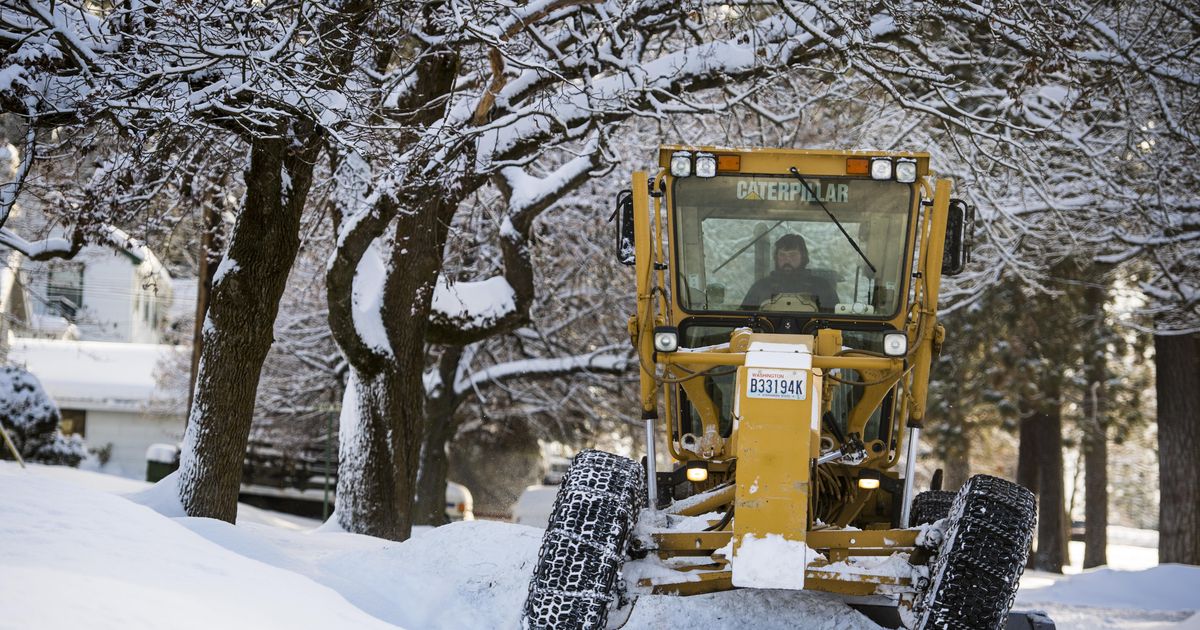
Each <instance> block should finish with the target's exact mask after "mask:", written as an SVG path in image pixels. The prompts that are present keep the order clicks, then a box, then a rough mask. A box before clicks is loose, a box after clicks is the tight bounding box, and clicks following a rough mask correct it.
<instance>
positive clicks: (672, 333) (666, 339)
mask: <svg viewBox="0 0 1200 630" xmlns="http://www.w3.org/2000/svg"><path fill="white" fill-rule="evenodd" d="M654 349H655V350H656V351H658V352H675V351H676V350H678V349H679V331H677V330H675V327H674V326H655V327H654Z"/></svg>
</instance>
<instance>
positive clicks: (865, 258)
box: [788, 166, 878, 274]
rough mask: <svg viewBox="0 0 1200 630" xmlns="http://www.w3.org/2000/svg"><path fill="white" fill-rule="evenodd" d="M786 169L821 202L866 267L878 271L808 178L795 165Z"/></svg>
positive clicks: (823, 208) (809, 193)
mask: <svg viewBox="0 0 1200 630" xmlns="http://www.w3.org/2000/svg"><path fill="white" fill-rule="evenodd" d="M788 170H789V171H791V173H792V175H795V176H796V179H798V180H800V183H801V184H804V189H805V190H807V191H808V196H810V197H812V198H813V200H814V201H816V202H817V203H818V204H821V209H822V210H824V211H825V214H828V215H829V218H830V219H833V223H834V225H837V226H838V229H839V230H841V231H842V236H845V237H846V240H847V241H850V246H851V247H853V248H854V251H856V252H858V255H859V256H862V259H863V262H865V263H867V267H870V268H871V273H872V274H874V273H878V272H877V271H875V265H872V264H871V261H870V260H867V255H866V254H864V253H863V250H862V248H860V247H859V246H858V243H857V242H855V240H854V237H853V236H850V233H849V232H847V231H846V228H844V227H842V222H841V221H838V220H837V217H835V216H833V213H832V212H830V211H829V208H826V207H825V202H824V201H821V197H820V196H819V195H818V194H817V192H816V191H815V190H813V189H812V186H809V185H808V180H806V179H804V176H803V175H801V174H800V171H798V170H796V167H795V166H793V167H791V168H789V169H788Z"/></svg>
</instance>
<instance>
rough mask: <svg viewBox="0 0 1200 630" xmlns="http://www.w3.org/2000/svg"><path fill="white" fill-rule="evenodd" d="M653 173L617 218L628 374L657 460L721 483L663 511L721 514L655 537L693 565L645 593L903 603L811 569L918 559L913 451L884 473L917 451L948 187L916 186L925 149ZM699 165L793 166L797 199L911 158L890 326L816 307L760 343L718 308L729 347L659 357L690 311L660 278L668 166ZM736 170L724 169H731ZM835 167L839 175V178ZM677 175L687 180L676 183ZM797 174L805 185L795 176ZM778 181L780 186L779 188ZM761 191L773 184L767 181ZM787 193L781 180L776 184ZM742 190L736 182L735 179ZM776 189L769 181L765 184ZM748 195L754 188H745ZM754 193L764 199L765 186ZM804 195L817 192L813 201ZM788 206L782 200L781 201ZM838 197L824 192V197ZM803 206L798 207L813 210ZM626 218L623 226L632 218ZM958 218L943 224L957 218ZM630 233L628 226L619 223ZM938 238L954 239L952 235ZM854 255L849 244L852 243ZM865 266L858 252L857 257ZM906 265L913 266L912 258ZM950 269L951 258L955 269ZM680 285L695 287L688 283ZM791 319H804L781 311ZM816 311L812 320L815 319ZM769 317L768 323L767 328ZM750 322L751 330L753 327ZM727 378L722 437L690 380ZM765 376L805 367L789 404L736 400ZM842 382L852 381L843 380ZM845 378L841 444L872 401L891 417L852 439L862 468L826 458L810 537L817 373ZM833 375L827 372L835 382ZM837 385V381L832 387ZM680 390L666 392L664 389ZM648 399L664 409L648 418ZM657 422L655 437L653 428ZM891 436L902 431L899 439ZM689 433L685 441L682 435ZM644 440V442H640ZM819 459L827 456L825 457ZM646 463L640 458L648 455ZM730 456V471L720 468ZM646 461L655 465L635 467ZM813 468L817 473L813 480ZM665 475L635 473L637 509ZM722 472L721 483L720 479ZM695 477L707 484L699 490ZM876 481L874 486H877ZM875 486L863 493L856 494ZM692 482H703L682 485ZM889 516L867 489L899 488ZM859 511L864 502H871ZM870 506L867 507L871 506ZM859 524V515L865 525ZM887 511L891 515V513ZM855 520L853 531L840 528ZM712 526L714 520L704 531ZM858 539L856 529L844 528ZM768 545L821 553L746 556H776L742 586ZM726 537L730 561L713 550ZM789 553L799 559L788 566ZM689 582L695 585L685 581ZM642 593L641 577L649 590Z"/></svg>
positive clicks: (670, 211)
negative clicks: (849, 394) (663, 453)
mask: <svg viewBox="0 0 1200 630" xmlns="http://www.w3.org/2000/svg"><path fill="white" fill-rule="evenodd" d="M659 154H660V160H659V163H660V166H661V167H662V169H661V170H660V171H659V172H657V173H655V174H653V175H648V174H647V173H645V172H635V173H634V174H633V183H634V186H633V191H632V196H631V198H630V199H629V202H630V203H628V204H627V205H626V208H625V212H624V213H623V214H624V216H623V220H624V222H625V224H624V225H623V226H622V228H623V234H625V235H626V236H627V237H628V236H632V238H631V239H630V238H627V239H626V240H627V244H628V241H629V240H631V241H632V243H633V246H634V252H633V253H634V256H632V257H631V258H632V259H633V261H634V267H635V277H636V281H637V313H636V314H635V315H634V316H633V317H631V318H630V321H629V331H630V335H631V339H632V341H633V343H634V345H635V347H636V350H637V352H638V355H639V359H640V362H641V365H642V366H643V369H642V371H641V379H640V382H641V387H640V393H641V402H642V415H643V419H644V420H645V422H646V424H647V432H648V434H649V435H656V434H659V433H660V430H661V429H663V428H665V432H664V433H665V435H666V438H667V439H666V440H665V442H666V446H667V450H668V452H669V454H670V456H671V458H672V459H673V460H675V461H676V462H678V466H679V469H680V470H689V469H690V470H693V471H695V470H698V469H704V470H705V471H706V473H708V474H707V475H706V476H710V479H711V480H712V483H710V484H708V485H717V483H719V482H723V481H724V482H728V481H732V484H731V485H725V486H724V487H723V488H719V489H717V490H716V491H714V492H710V493H708V495H707V496H706V495H705V494H704V493H699V496H698V497H696V498H697V499H699V501H696V500H692V501H685V502H679V503H678V504H677V505H675V506H667V511H668V512H669V513H672V514H676V515H678V516H697V515H700V514H705V513H709V512H712V511H713V510H714V509H716V508H724V509H725V510H726V511H727V512H729V511H732V512H733V513H734V514H735V516H734V517H733V518H732V519H731V521H732V522H731V523H730V524H728V526H726V528H725V529H724V531H708V532H679V533H672V532H669V531H664V532H659V533H655V534H654V545H653V548H654V551H655V552H656V553H657V554H658V555H659V556H660V557H661V558H664V559H670V558H681V557H687V558H694V559H696V560H697V562H695V563H693V564H685V565H680V566H679V568H680V569H681V570H680V575H679V579H678V580H670V579H665V580H664V579H659V580H656V581H655V582H654V583H653V584H652V586H653V587H654V589H655V591H657V592H672V593H678V594H695V593H703V592H711V591H718V590H725V589H729V588H732V587H734V586H743V585H744V586H766V587H784V588H797V587H799V588H806V589H813V590H822V591H830V592H836V593H842V594H846V595H870V594H875V593H879V592H886V593H903V592H904V591H908V590H915V589H914V585H913V584H912V583H911V579H910V578H908V577H896V576H893V575H872V574H871V573H870V572H856V573H846V572H831V571H825V570H823V569H822V567H823V566H825V565H828V564H834V563H839V562H842V561H844V560H846V559H847V558H851V557H856V556H885V555H890V554H892V553H895V552H907V553H910V554H919V551H918V549H917V548H916V538H917V534H918V532H917V531H916V530H912V529H908V528H907V526H908V522H907V520H908V514H907V511H908V509H907V508H908V504H909V501H910V500H911V495H912V485H911V484H912V479H913V470H912V463H913V460H914V459H915V458H914V457H913V452H912V449H910V453H909V457H908V458H907V465H908V469H907V470H906V474H905V475H904V476H903V477H902V478H899V479H898V478H897V476H896V474H895V473H894V472H892V469H893V468H894V467H895V466H896V465H897V463H898V461H899V453H900V451H901V449H903V448H904V447H905V444H906V442H907V443H908V445H910V446H911V445H913V444H915V441H916V438H917V436H918V434H919V431H920V427H921V423H922V421H923V419H924V413H925V405H926V396H927V392H928V382H929V369H930V364H931V361H932V358H933V357H935V356H936V354H937V352H938V349H939V347H940V345H941V342H942V340H943V338H944V332H943V330H942V328H941V326H939V325H938V324H937V316H936V311H937V300H938V288H939V285H940V281H941V276H942V271H943V254H944V243H945V238H946V233H947V223H948V219H949V217H950V214H951V213H950V208H951V200H950V182H949V181H947V180H935V181H933V182H929V181H927V175H928V161H929V157H928V155H927V154H924V153H894V152H866V153H864V152H844V151H796V150H762V149H751V150H729V149H722V148H717V147H679V146H667V147H663V148H662V149H661V150H660V152H659ZM681 154H685V155H689V156H703V155H711V156H714V157H716V158H717V159H718V160H719V161H720V163H721V164H723V165H726V164H727V165H729V166H730V168H729V169H728V170H726V169H722V171H723V172H719V174H718V176H727V177H738V176H740V175H742V174H753V176H755V177H761V176H788V175H794V174H796V173H797V172H798V173H799V174H801V175H798V177H799V178H800V179H801V181H802V184H803V185H804V186H805V187H806V189H804V190H802V195H801V196H807V197H809V198H818V199H819V197H820V196H821V191H820V190H817V191H813V189H812V185H813V184H811V183H810V182H811V181H812V180H816V184H815V185H816V186H817V187H818V188H819V187H820V186H821V185H822V182H828V181H842V180H843V178H854V177H855V176H856V175H857V176H858V177H863V176H864V175H865V176H867V177H869V176H870V175H869V173H863V169H861V168H857V167H858V166H859V164H861V162H862V161H865V162H867V164H868V165H869V164H870V163H871V161H872V160H873V159H885V160H889V161H892V162H893V169H894V168H895V167H894V164H895V163H897V162H898V161H899V160H905V161H910V162H912V163H915V166H916V175H917V177H916V178H915V181H913V182H911V183H910V185H911V186H912V187H913V189H914V191H916V192H917V194H912V195H911V202H910V203H909V204H908V207H907V213H908V215H909V221H908V222H907V223H908V226H909V227H908V229H907V230H906V231H905V232H903V233H899V234H892V235H888V238H891V239H894V240H898V241H902V242H903V243H904V246H903V251H904V260H906V261H912V263H911V264H909V265H905V267H906V269H905V273H903V274H901V276H900V277H899V278H898V280H900V282H901V284H902V286H901V287H899V292H900V294H901V296H902V297H901V298H900V300H899V301H900V304H901V308H898V309H895V313H894V314H891V316H890V317H888V316H886V315H885V316H884V317H878V316H873V317H863V316H862V315H861V313H854V312H853V311H852V310H851V309H847V310H850V311H851V312H846V313H822V314H820V316H819V319H810V320H809V321H808V322H806V323H807V324H811V326H810V327H811V331H808V332H810V333H811V334H770V333H764V332H756V331H755V330H754V328H755V327H756V326H754V324H755V323H756V322H755V321H754V320H756V319H758V320H760V321H761V320H763V319H764V316H763V314H761V313H745V314H733V313H722V314H721V318H722V320H724V321H725V322H726V323H728V322H729V320H738V319H740V320H742V322H743V323H742V324H741V325H735V330H734V331H733V332H732V334H731V336H730V339H729V341H728V342H727V343H723V344H717V345H715V347H707V348H704V349H699V350H696V349H689V348H678V349H677V350H674V351H668V352H663V351H661V348H660V349H657V350H656V348H655V340H656V334H655V333H656V331H657V332H658V333H659V335H658V336H659V337H661V336H662V335H664V334H665V335H667V336H668V340H669V335H671V334H672V333H673V332H674V334H676V335H678V332H677V331H678V330H679V329H680V328H681V327H684V326H686V325H687V324H688V323H689V320H691V321H690V323H692V325H696V321H697V317H698V316H697V314H696V313H694V312H693V313H689V312H688V310H689V309H687V308H686V307H685V305H683V304H681V303H680V300H679V296H680V295H681V294H683V292H684V291H685V290H686V289H685V288H684V287H681V286H680V285H681V284H682V283H683V282H684V280H683V279H682V278H681V274H678V273H670V272H671V270H672V269H674V267H675V265H677V264H680V263H679V259H680V258H681V254H682V252H681V251H680V249H681V244H680V239H679V238H677V236H678V235H679V234H681V233H682V230H681V229H680V228H681V226H679V225H677V224H676V222H677V221H679V220H680V219H679V212H678V211H677V210H676V209H675V208H674V204H675V198H674V196H675V194H676V189H677V183H679V182H681V181H684V180H685V178H683V177H678V176H676V175H673V174H672V173H671V170H670V168H671V161H672V159H678V158H677V156H679V155H681ZM734 165H736V167H734ZM847 171H851V173H848V172H847ZM690 177H696V176H695V175H690ZM804 177H807V178H810V179H809V181H804V179H803V178H804ZM783 181H789V180H783ZM772 183H774V182H772ZM789 183H790V181H789ZM739 185H740V182H739ZM782 185H783V184H782V183H780V184H779V186H782ZM751 186H753V184H751ZM762 188H764V189H766V187H765V186H763V187H762ZM814 193H815V194H814ZM792 196H793V197H795V195H794V194H793V195H792ZM831 196H832V197H833V198H834V200H837V196H836V195H831ZM809 205H812V204H811V203H810V204H809ZM630 219H632V221H631V222H630ZM963 219H964V216H963V214H962V213H959V214H957V215H956V220H957V221H960V222H961V221H962V220H963ZM630 228H632V229H630ZM952 233H957V234H962V230H961V228H957V229H956V230H952ZM855 246H856V247H857V245H855ZM962 251H963V248H962V246H961V243H955V244H954V254H955V255H956V256H959V257H961V256H962V253H961V252H962ZM864 258H865V256H864ZM914 259H915V260H914ZM958 262H960V261H955V263H956V264H957V263H958ZM693 290H694V289H693ZM795 315H796V316H797V318H798V319H803V317H804V314H803V313H796V314H795ZM813 315H814V316H815V315H816V314H815V313H814V314H813ZM768 321H769V320H768ZM759 327H760V328H761V326H759ZM844 327H852V328H853V327H866V328H868V329H871V330H875V331H897V332H902V333H904V334H905V336H906V338H907V339H908V340H910V343H909V344H908V348H907V351H906V352H904V354H903V355H901V356H883V355H879V354H877V353H873V352H870V351H856V350H855V349H853V348H846V347H844V346H843V339H842V329H843V328H844ZM722 368H724V369H727V370H736V391H737V402H736V414H735V416H736V419H735V423H736V426H735V427H734V428H733V429H732V431H729V432H728V436H727V437H722V432H721V430H720V429H719V428H718V427H717V426H716V424H717V423H718V419H717V415H718V412H717V410H716V409H715V405H714V404H713V402H712V400H711V397H710V396H709V395H708V393H706V391H705V387H704V384H703V379H702V378H701V377H700V376H699V375H702V374H705V373H706V372H712V371H714V370H716V369H722ZM776 368H777V369H779V370H783V371H785V372H791V373H796V372H798V371H803V372H804V373H805V375H804V380H805V381H806V382H805V387H806V388H807V390H808V391H807V392H806V393H807V395H805V396H804V397H803V398H804V399H803V400H796V399H794V398H793V399H785V398H758V397H750V396H748V395H747V394H746V392H747V389H748V387H747V379H748V378H749V374H750V373H751V372H752V370H755V369H758V370H759V372H760V373H761V372H762V370H764V369H776ZM851 370H852V371H853V372H850V371H851ZM834 371H837V372H836V373H841V374H846V373H853V374H855V375H856V379H855V380H856V382H860V383H864V385H862V386H861V393H860V395H859V396H858V397H857V402H856V404H855V405H854V406H853V408H852V409H851V410H850V412H849V414H848V416H849V417H848V418H846V421H845V424H846V428H845V431H844V436H845V435H863V434H864V430H865V428H866V425H867V423H868V421H869V420H870V419H871V418H872V416H873V415H877V410H878V409H879V407H880V405H881V404H882V403H883V401H884V399H885V398H887V397H889V395H890V397H891V401H890V403H891V404H890V408H891V411H892V413H891V417H889V418H884V419H883V422H886V423H887V424H888V425H889V427H890V428H889V429H888V430H887V431H882V432H879V435H880V436H881V437H882V438H883V439H878V440H875V441H873V442H871V443H868V444H865V445H864V446H865V448H864V449H863V450H864V452H865V458H864V459H863V461H861V462H857V463H854V464H853V465H845V464H839V463H831V464H824V466H825V467H827V468H830V469H833V470H831V472H830V473H829V474H832V475H836V476H840V477H841V478H842V480H843V482H842V483H840V484H839V487H840V488H842V489H843V490H848V492H847V493H846V496H844V497H842V498H841V499H842V505H841V506H839V509H838V510H837V512H836V520H835V521H834V522H831V523H827V524H825V525H820V526H819V527H814V522H813V521H814V519H813V518H812V514H811V512H810V509H809V508H810V507H811V505H812V504H815V503H816V501H815V500H814V499H815V497H813V496H812V495H813V494H815V493H817V492H819V485H820V484H817V483H816V480H814V479H812V478H811V475H812V474H813V472H814V471H815V470H816V469H817V466H814V465H813V462H816V461H818V460H819V459H820V458H821V456H822V454H823V453H822V449H821V445H822V443H823V441H822V440H823V439H824V444H825V445H826V446H830V444H831V441H832V440H836V437H835V436H834V435H833V434H831V432H830V430H829V429H830V427H828V426H827V425H826V426H823V423H822V418H824V417H825V416H826V414H828V413H829V407H830V405H829V404H828V401H829V400H830V398H831V397H832V395H833V391H832V390H833V388H834V387H835V386H837V384H838V383H837V382H835V380H834V379H830V378H827V376H830V375H831V372H834ZM835 378H837V377H835ZM838 380H841V381H842V382H846V380H847V379H838ZM676 388H678V389H676ZM660 394H663V395H662V396H661V399H662V402H663V409H664V412H665V413H663V414H662V416H661V418H660V415H659V413H658V409H659V399H660ZM684 398H686V399H687V401H688V403H687V404H691V405H692V407H693V408H696V409H697V410H698V412H697V415H699V417H700V424H701V425H702V427H701V428H700V432H699V435H695V436H694V437H695V439H694V440H692V444H693V447H692V448H691V449H685V448H684V446H683V443H682V438H683V434H682V433H681V431H680V429H679V416H680V414H681V410H680V409H679V407H680V405H681V400H682V399H684ZM662 420H665V425H666V426H665V427H660V426H657V425H660V424H662V423H663V422H662ZM901 427H905V428H907V436H906V435H905V431H903V430H902V429H901ZM844 436H843V440H842V441H837V442H834V443H833V444H832V446H833V449H837V448H841V447H842V446H844V440H845V438H844ZM692 437H693V436H688V438H689V439H691V438H692ZM650 443H651V444H653V442H650ZM827 452H828V451H827ZM647 461H648V462H653V461H654V458H653V454H652V456H651V457H649V458H648V460H647ZM735 462H736V473H733V474H731V473H730V471H729V469H730V467H731V466H732V465H734V463H735ZM648 466H651V467H652V466H653V464H650V463H648ZM822 472H823V473H824V472H825V471H822ZM676 477H677V476H674V475H672V474H670V473H665V474H664V473H658V472H657V471H654V470H651V471H649V472H648V479H649V481H650V488H649V494H650V500H651V502H653V503H655V504H657V503H659V501H658V499H659V496H660V493H659V491H658V487H657V486H658V482H659V480H660V478H661V479H662V480H663V481H665V482H667V485H671V482H670V481H668V480H670V479H674V478H676ZM730 477H732V479H730ZM860 478H864V479H866V481H865V482H863V483H852V484H847V483H845V482H844V481H845V480H846V479H851V480H857V479H860ZM706 481H708V480H706ZM881 482H882V483H881ZM870 486H874V487H870ZM693 487H694V488H695V487H701V488H702V487H704V485H703V484H693ZM899 488H902V490H901V491H900V492H901V493H902V494H901V496H900V497H899V501H897V502H895V503H899V506H900V509H901V512H902V513H901V514H899V515H892V514H888V513H887V511H888V508H889V507H891V506H890V505H883V502H881V501H880V500H879V499H880V493H881V492H885V491H887V490H890V491H891V493H892V494H895V493H897V490H898V489H899ZM869 504H870V505H869ZM880 507H882V509H869V508H880ZM868 514H869V515H868ZM893 516H895V518H893ZM854 523H858V525H860V526H861V527H855V528H854V529H845V528H847V527H848V526H851V525H852V524H854ZM717 525H719V524H718V523H716V522H714V523H712V526H714V527H715V526H717ZM855 529H861V530H864V531H854V530H855ZM770 537H779V538H780V539H782V540H784V541H788V542H793V543H798V544H800V545H807V546H808V547H809V548H811V549H813V550H816V551H817V552H820V553H821V555H822V556H823V558H817V559H808V558H806V557H805V555H803V554H801V555H795V554H787V553H783V554H778V555H776V557H775V558H771V557H769V556H768V557H765V558H760V559H759V560H758V561H757V562H758V563H760V564H761V563H762V562H764V561H765V562H774V563H775V564H776V565H777V566H774V567H772V569H771V571H769V572H768V573H770V574H774V575H775V576H776V578H775V579H772V578H770V577H767V578H766V579H764V576H763V575H761V574H762V573H763V572H762V571H758V573H759V574H760V575H757V576H752V577H751V578H750V579H746V580H741V579H739V577H740V576H739V575H738V563H737V560H736V559H737V557H738V556H739V554H740V552H742V551H743V547H744V546H745V545H747V544H758V542H759V541H761V540H763V539H766V538H770ZM730 542H732V548H731V550H732V553H728V552H725V553H722V552H721V550H722V549H728V548H729V545H730ZM797 559H803V564H802V565H800V564H798V562H797ZM697 578H698V579H697ZM647 584H648V585H649V582H647Z"/></svg>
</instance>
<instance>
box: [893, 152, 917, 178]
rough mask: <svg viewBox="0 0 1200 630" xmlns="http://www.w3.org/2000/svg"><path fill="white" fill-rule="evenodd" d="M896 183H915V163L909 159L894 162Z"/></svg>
mask: <svg viewBox="0 0 1200 630" xmlns="http://www.w3.org/2000/svg"><path fill="white" fill-rule="evenodd" d="M896 181H898V182H901V183H904V184H911V183H913V182H915V181H917V161H916V160H913V159H911V158H900V159H898V160H896Z"/></svg>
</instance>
